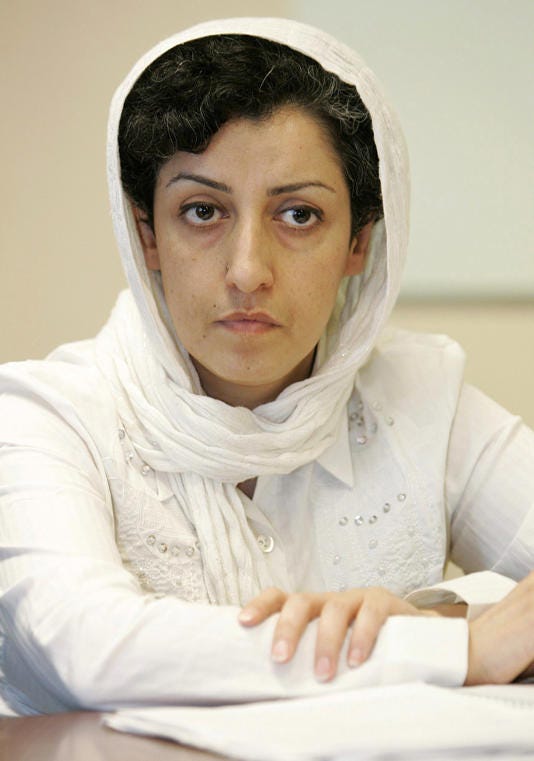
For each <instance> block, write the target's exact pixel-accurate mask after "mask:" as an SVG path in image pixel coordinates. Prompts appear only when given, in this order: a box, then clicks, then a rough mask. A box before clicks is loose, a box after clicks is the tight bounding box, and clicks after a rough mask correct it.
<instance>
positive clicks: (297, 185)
mask: <svg viewBox="0 0 534 761" xmlns="http://www.w3.org/2000/svg"><path fill="white" fill-rule="evenodd" d="M310 187H312V188H325V189H326V190H329V191H330V192H331V193H335V192H336V191H335V190H334V188H331V187H330V185H325V184H324V182H319V181H318V180H315V181H314V180H310V181H307V182H294V183H292V184H291V185H279V186H278V187H276V188H271V189H270V190H269V192H268V194H267V195H269V196H279V195H281V194H282V193H295V192H296V191H297V190H302V189H303V188H310Z"/></svg>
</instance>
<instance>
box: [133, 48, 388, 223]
mask: <svg viewBox="0 0 534 761" xmlns="http://www.w3.org/2000/svg"><path fill="white" fill-rule="evenodd" d="M285 105H294V106H298V107H301V108H304V109H305V110H306V111H307V112H308V113H310V114H312V115H313V116H314V117H315V118H316V119H317V120H318V121H319V122H320V123H321V124H322V125H323V126H324V127H325V128H326V130H327V132H328V134H329V136H330V138H331V140H332V144H333V146H334V147H335V149H336V151H337V153H338V155H339V156H340V158H341V162H342V165H343V168H344V172H345V176H346V179H347V184H348V187H349V191H350V197H351V213H352V232H353V233H356V232H358V230H360V229H361V228H362V227H363V225H364V224H366V223H367V222H368V221H370V220H371V219H374V218H377V217H380V216H381V215H382V198H381V192H380V180H379V176H378V155H377V151H376V146H375V142H374V138H373V129H372V124H371V118H370V116H369V113H368V111H367V109H366V108H365V106H364V104H363V102H362V100H361V98H360V96H359V95H358V92H357V91H356V88H355V87H353V86H352V85H349V84H347V83H346V82H342V81H341V80H340V79H339V77H337V76H336V75H335V74H331V73H330V72H327V71H325V70H324V69H323V67H322V66H321V65H320V64H319V63H317V61H314V60H313V59H312V58H309V57H308V56H306V55H304V54H303V53H299V52H297V51H295V50H293V49H292V48H289V47H287V46H286V45H281V44H279V43H277V42H271V41H270V40H265V39H263V38H260V37H254V36H250V35H240V34H223V35H216V36H213V37H203V38H200V39H197V40H192V41H191V42H186V43H184V44H183V45H177V46H176V47H174V48H171V49H170V50H168V51H167V52H166V53H164V54H163V55H162V56H160V57H159V58H157V59H156V60H155V61H154V62H153V63H152V64H151V65H150V66H148V67H147V68H146V69H145V71H144V72H143V73H142V74H141V76H140V77H139V79H138V80H137V81H136V82H135V84H134V86H133V87H132V89H131V91H130V93H129V94H128V96H127V98H126V101H125V103H124V108H123V111H122V115H121V119H120V124H119V152H120V160H121V179H122V184H123V187H124V190H125V191H126V193H127V194H128V196H129V197H130V198H131V200H132V201H133V202H134V203H135V204H136V205H137V206H138V207H139V208H140V209H142V210H143V211H144V212H145V213H146V215H147V217H148V221H149V223H150V224H151V225H153V204H154V189H155V185H156V179H157V175H158V172H159V169H160V167H161V166H162V165H163V164H164V163H165V162H166V161H167V160H168V159H170V158H171V157H172V156H173V155H174V154H175V153H176V152H177V151H190V152H193V153H201V152H202V151H204V150H205V149H206V148H207V146H208V144H209V142H210V140H211V138H212V137H213V135H214V134H215V133H216V132H217V130H218V129H219V128H220V127H221V126H222V125H223V124H224V123H225V122H227V121H229V120H230V119H233V118H238V117H243V118H248V119H261V118H267V117H269V116H270V115H271V114H272V113H273V112H274V111H275V110H276V109H278V108H280V107H281V106H285Z"/></svg>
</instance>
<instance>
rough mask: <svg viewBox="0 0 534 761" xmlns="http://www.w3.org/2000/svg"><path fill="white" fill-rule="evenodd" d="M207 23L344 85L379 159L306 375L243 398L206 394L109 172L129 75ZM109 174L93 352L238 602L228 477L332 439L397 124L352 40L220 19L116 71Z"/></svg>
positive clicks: (361, 323)
mask: <svg viewBox="0 0 534 761" xmlns="http://www.w3.org/2000/svg"><path fill="white" fill-rule="evenodd" d="M214 34H251V35H255V36H258V37H264V38H267V39H270V40H273V41H275V42H279V43H283V44H285V45H288V46H290V47H292V48H294V49H295V50H298V51H300V52H302V53H304V54H306V55H308V56H310V57H312V58H314V59H316V60H317V61H318V62H319V63H320V64H321V65H322V66H323V68H325V69H326V70H328V71H330V72H333V73H334V74H337V75H338V76H339V77H340V78H341V79H342V80H344V81H345V82H348V83H350V84H353V85H355V86H356V88H357V90H358V92H359V94H360V96H361V98H362V100H363V102H364V104H365V106H366V107H367V109H368V111H369V113H370V115H371V118H372V123H373V131H374V136H375V142H376V145H377V150H378V155H379V159H380V181H381V186H382V195H383V203H384V219H383V220H381V221H380V222H378V223H377V224H376V225H375V227H374V230H373V235H372V241H371V248H370V252H369V256H368V260H367V265H366V269H365V272H364V273H363V274H362V275H361V276H359V277H357V278H348V279H345V280H344V281H343V284H342V286H341V287H340V293H339V294H338V303H337V307H336V309H335V310H334V316H333V317H332V319H331V320H330V322H329V325H328V327H327V330H326V334H325V336H323V338H322V340H321V343H320V347H319V361H318V362H316V366H315V370H314V373H313V375H312V376H311V377H310V378H308V379H306V380H303V381H300V382H298V383H294V384H293V385H291V386H289V387H288V388H286V389H285V390H284V391H283V392H282V393H281V394H280V395H279V397H278V398H277V399H275V400H274V401H272V402H269V403H268V404H264V405H262V406H261V407H258V408H256V409H255V410H253V411H251V410H248V409H245V408H243V407H230V406H228V405H227V404H225V403H223V402H221V401H218V400H216V399H212V398H210V397H208V396H206V395H204V393H203V391H202V388H201V386H200V382H199V379H198V375H197V373H196V371H195V369H194V367H193V365H192V363H191V361H190V358H189V356H188V355H187V352H186V351H185V349H184V348H183V347H182V346H181V345H180V342H179V341H178V339H177V338H176V335H175V332H174V329H173V326H172V322H171V319H170V317H169V313H168V310H167V308H166V305H165V300H164V297H163V293H162V290H161V283H160V279H159V277H158V276H157V275H155V274H154V273H152V272H149V271H148V270H147V268H146V266H145V261H144V256H143V250H142V247H141V243H140V241H139V237H138V234H137V230H136V225H135V220H134V217H133V214H132V210H131V207H130V203H129V201H128V199H127V197H126V196H125V194H124V192H123V190H122V186H121V182H120V164H119V152H118V141H117V135H118V125H119V119H120V115H121V111H122V107H123V103H124V100H125V98H126V96H127V94H128V92H129V91H130V89H131V87H132V85H133V84H134V82H135V81H136V79H137V78H138V77H139V76H140V74H141V73H142V71H143V70H144V69H145V68H146V67H147V66H148V65H149V64H150V63H152V61H154V60H155V59H156V58H158V57H159V56H160V55H162V54H163V53H164V52H166V51H167V50H168V49H169V48H171V47H174V46H175V45H179V44H180V43H184V42H186V41H188V40H192V39H197V38H199V37H206V36H210V35H214ZM108 180H109V191H110V197H111V209H112V216H113V223H114V228H115V234H116V237H117V241H118V244H119V249H120V253H121V257H122V261H123V265H124V268H125V271H126V275H127V278H128V282H129V285H130V291H129V292H125V294H123V295H122V297H121V298H120V299H119V302H118V305H117V307H116V309H115V311H114V313H113V315H112V317H111V319H110V321H109V322H108V324H107V326H106V327H105V328H104V330H103V331H102V333H101V334H100V335H99V337H98V342H97V355H98V362H99V365H100V367H101V369H102V371H103V372H104V374H105V375H106V377H107V379H108V380H109V381H110V383H111V384H112V387H113V390H114V393H115V396H116V398H117V400H118V405H119V414H120V415H121V418H122V420H123V422H124V424H125V425H126V426H127V427H128V433H129V436H130V439H131V440H132V443H133V444H134V446H135V448H136V449H137V451H138V452H139V454H140V456H141V457H142V459H143V460H144V461H145V462H147V463H148V464H149V465H150V466H151V467H153V468H154V469H155V470H156V471H165V472H167V473H168V474H169V478H170V481H171V484H172V488H173V491H174V493H175V495H176V498H177V500H178V502H179V504H180V505H181V507H182V510H183V512H184V514H185V515H186V516H187V518H188V520H189V521H190V522H191V524H192V525H193V526H194V527H195V529H196V532H197V534H198V538H199V542H200V547H201V552H202V559H203V568H204V580H205V583H206V588H207V590H208V595H209V598H210V600H211V601H212V602H214V603H219V604H225V603H231V604H241V603H244V602H246V601H247V600H249V599H250V598H251V597H252V596H253V595H255V594H257V593H258V592H259V591H260V589H262V588H265V587H266V586H269V585H272V584H273V579H272V578H271V574H270V572H269V569H268V567H267V564H266V562H265V556H264V555H263V553H262V552H261V550H260V549H259V548H258V544H257V542H256V539H255V537H254V535H253V534H252V532H251V530H250V529H249V527H248V524H247V518H246V514H245V502H246V501H244V499H243V497H242V495H241V494H240V493H239V492H238V490H237V488H236V487H237V484H238V483H240V482H242V481H246V480H248V479H252V478H255V477H257V476H260V475H264V474H281V473H289V472H291V471H293V470H295V469H296V468H298V467H299V466H301V465H304V464H305V463H308V462H311V461H313V460H314V459H316V458H317V457H318V456H319V455H321V453H322V452H323V451H324V450H325V449H326V448H327V447H328V446H329V445H330V444H331V443H332V442H333V441H334V439H335V437H336V435H337V431H338V427H339V424H340V420H341V416H342V412H343V409H344V407H345V405H346V403H347V400H348V398H349V397H350V395H351V393H352V391H353V388H354V382H355V376H356V372H357V370H358V368H359V367H361V366H362V364H363V363H364V362H365V361H366V359H367V358H368V356H369V354H370V352H371V350H372V348H373V346H374V344H375V342H376V339H377V336H378V334H379V333H380V331H381V329H382V327H383V325H384V323H385V321H386V320H387V318H388V316H389V313H390V311H391V309H392V307H393V304H394V303H395V300H396V297H397V294H398V290H399V285H400V277H401V272H402V265H403V262H404V258H405V254H406V247H407V239H408V203H409V200H408V199H409V192H408V162H407V155H406V150H405V144H404V140H403V137H402V133H401V131H400V129H399V127H398V126H397V119H396V117H395V115H394V114H393V113H392V111H391V110H390V108H389V107H388V105H387V104H386V103H385V100H384V98H383V96H382V93H381V90H380V87H379V85H378V83H377V82H376V80H375V78H374V76H373V74H372V73H371V72H370V70H369V69H368V68H367V66H366V65H365V64H364V62H363V61H362V60H361V59H360V58H359V57H358V56H357V55H356V54H355V53H354V52H353V51H352V50H350V48H348V47H346V46H345V45H343V44H341V43H340V42H338V41H337V40H335V39H334V38H332V37H330V36H329V35H327V34H325V33H324V32H321V31H319V30H317V29H314V28H312V27H310V26H306V25H304V24H300V23H297V22H294V21H289V20H288V19H260V18H249V19H247V18H243V19H223V20H221V21H212V22H208V23H204V24H199V25H197V26H194V27H192V28H191V29H187V30H185V31H184V32H181V33H179V34H176V35H175V36H173V37H170V38H169V39H167V40H165V41H164V42H161V43H159V44H158V45H157V46H156V47H155V48H153V49H152V50H151V51H149V52H148V53H147V54H146V55H145V56H143V58H141V60H140V61H139V62H138V63H137V64H136V65H135V66H134V68H133V69H132V71H131V72H130V74H129V75H128V76H127V77H126V79H125V80H124V82H123V83H122V85H121V86H120V87H119V89H118V90H117V92H116V93H115V96H114V98H113V101H112V104H111V111H110V117H109V128H108ZM386 230H387V235H386ZM287 509H288V510H290V509H291V506H290V505H288V506H287ZM278 581H279V583H280V580H278ZM282 583H283V580H282ZM287 584H288V585H289V582H287Z"/></svg>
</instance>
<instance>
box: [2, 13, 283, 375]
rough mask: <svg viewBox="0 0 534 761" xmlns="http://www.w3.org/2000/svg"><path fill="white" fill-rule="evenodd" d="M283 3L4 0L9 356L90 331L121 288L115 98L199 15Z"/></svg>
mask: <svg viewBox="0 0 534 761" xmlns="http://www.w3.org/2000/svg"><path fill="white" fill-rule="evenodd" d="M286 9H287V2H284V1H283V0H265V1H262V0H256V1H252V2H251V0H225V2H224V3H221V2H219V1H218V0H203V2H201V3H193V2H184V0H153V2H142V1H141V0H89V2H84V1H83V0H44V1H42V0H20V2H19V0H0V49H1V50H2V77H1V79H0V104H1V106H0V108H1V113H2V117H1V119H0V166H1V172H2V174H1V182H0V194H1V195H0V204H1V222H0V325H1V328H0V362H2V361H7V360H13V359H24V358H27V357H41V356H43V355H44V354H46V353H47V352H48V351H50V350H51V349H52V348H53V347H54V346H56V345H57V344H59V343H61V342H64V341H69V340H76V339H78V338H84V337H89V336H91V335H93V334H94V333H95V332H96V331H97V330H98V328H99V327H100V325H101V324H102V322H103V321H104V320H105V318H106V316H107V314H108V312H109V310H110V308H111V306H112V304H113V302H114V300H115V296H116V294H117V291H118V290H119V289H120V288H122V287H124V278H123V275H122V272H121V268H120V263H119V259H118V256H117V253H116V248H115V244H114V240H113V235H112V231H111V224H110V221H109V214H108V202H107V189H106V180H105V135H106V120H107V110H108V105H109V101H110V99H111V96H112V94H113V91H114V89H115V87H116V86H117V85H118V84H119V83H120V81H121V80H122V78H123V77H124V76H125V74H126V73H127V72H128V70H129V69H130V67H131V65H132V64H133V63H134V62H135V61H136V60H137V58H138V57H139V56H140V55H141V54H142V53H143V52H145V51H146V50H147V49H148V48H149V47H151V46H152V45H153V44H155V43H156V42H158V41H159V40H161V39H163V38H165V37H168V36H169V35H170V34H172V33H173V32H176V31H179V30H180V29H183V28H185V27H187V26H190V25H191V24H193V23H197V22H199V21H204V20H207V19H210V18H220V17H224V16H227V17H228V16H255V15H256V16H257V15H259V16H269V15H272V16H276V15H281V16H284V15H287V14H286V13H285V11H286Z"/></svg>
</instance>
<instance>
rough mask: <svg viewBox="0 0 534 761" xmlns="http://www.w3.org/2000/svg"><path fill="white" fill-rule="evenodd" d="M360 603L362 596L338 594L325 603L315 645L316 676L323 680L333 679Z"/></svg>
mask: <svg viewBox="0 0 534 761" xmlns="http://www.w3.org/2000/svg"><path fill="white" fill-rule="evenodd" d="M359 604H360V597H359V596H358V597H356V598H355V596H354V595H353V596H351V597H349V596H348V595H343V596H340V595H336V596H335V597H332V598H331V599H330V600H328V602H326V603H325V605H324V607H323V610H322V612H321V617H320V618H319V626H318V630H317V644H316V647H315V676H316V677H317V679H319V681H321V682H327V681H329V680H330V679H332V678H333V677H334V676H335V674H336V671H337V665H338V662H339V653H340V651H341V648H342V647H343V643H344V642H345V638H346V636H347V630H348V628H349V626H350V624H351V623H352V621H353V619H354V616H355V614H356V612H357V610H358V607H359Z"/></svg>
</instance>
